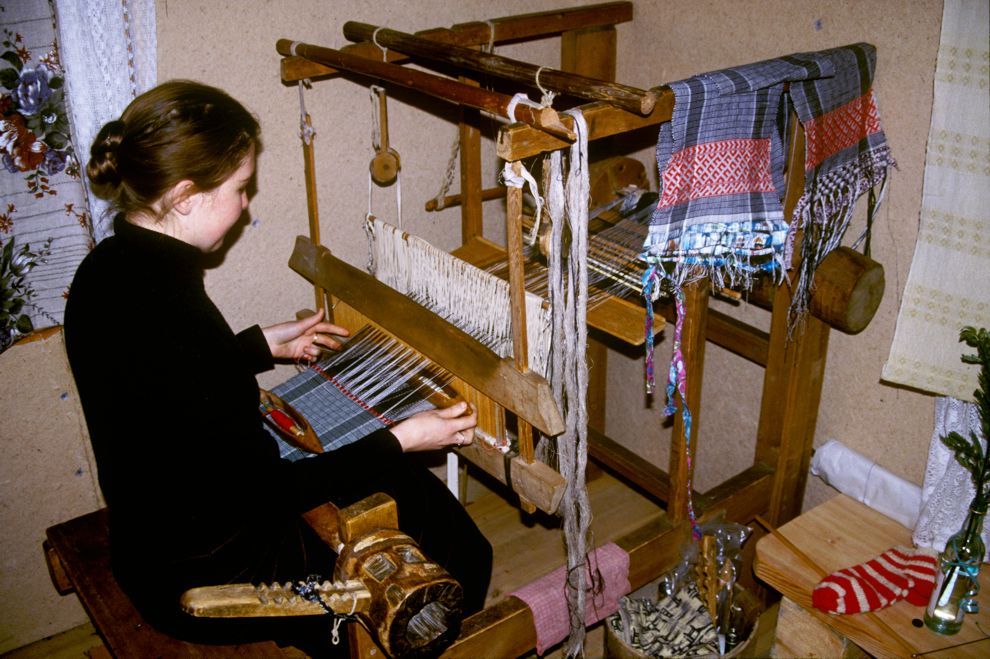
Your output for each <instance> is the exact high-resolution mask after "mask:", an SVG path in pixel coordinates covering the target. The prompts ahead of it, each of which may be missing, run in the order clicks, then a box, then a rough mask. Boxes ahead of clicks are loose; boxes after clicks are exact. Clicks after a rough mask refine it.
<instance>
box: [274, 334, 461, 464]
mask: <svg viewBox="0 0 990 659" xmlns="http://www.w3.org/2000/svg"><path fill="white" fill-rule="evenodd" d="M449 379H450V376H449V374H447V373H446V372H444V371H441V370H439V369H438V368H436V367H435V366H433V365H432V364H431V363H430V362H428V361H427V360H426V359H425V358H423V357H422V356H420V355H419V354H418V353H415V352H414V351H413V350H412V349H411V348H408V347H406V346H404V345H402V344H401V343H399V342H398V341H396V340H394V339H390V338H389V337H387V336H386V335H385V333H384V332H382V331H380V330H374V329H370V328H365V329H363V330H361V331H360V332H358V333H356V334H355V335H354V337H353V338H352V339H351V340H350V341H348V342H347V345H346V348H345V349H344V350H343V351H341V352H339V353H334V354H331V355H330V356H328V357H326V358H325V359H323V360H321V361H319V362H317V363H315V364H313V365H311V366H310V367H309V368H307V369H306V370H304V371H302V372H300V373H298V374H296V375H294V376H292V377H291V378H289V379H288V380H286V381H285V382H283V383H282V384H280V385H278V386H276V387H274V388H273V389H272V393H274V394H276V395H277V396H279V397H280V398H281V399H282V400H283V401H285V402H286V403H287V404H288V405H291V406H292V407H293V408H294V409H295V410H296V411H297V412H299V414H301V415H302V416H303V417H305V418H306V420H307V421H308V422H309V424H310V425H311V426H312V427H313V431H314V432H315V433H316V434H317V436H318V437H319V438H320V442H321V443H322V444H323V449H324V450H325V451H333V450H334V449H338V448H340V447H341V446H346V445H347V444H350V443H352V442H356V441H357V440H359V439H361V438H362V437H365V436H367V435H369V434H371V433H372V432H374V431H376V430H380V429H381V428H387V427H390V426H392V425H394V424H396V423H398V422H399V421H401V420H403V419H405V418H408V417H410V416H412V415H413V414H416V413H417V412H420V411H423V410H428V409H432V408H433V407H434V405H433V404H432V403H430V402H429V401H428V400H426V398H427V396H428V395H429V394H430V393H432V392H433V391H437V390H439V389H441V388H442V387H443V386H444V385H446V383H447V382H448V381H449ZM266 428H268V426H267V425H266ZM268 431H269V432H270V433H271V434H272V435H273V436H274V437H275V439H276V440H277V441H278V443H279V453H280V455H281V456H282V457H283V458H286V459H289V460H298V459H300V458H304V457H307V456H308V455H309V454H308V453H306V452H304V451H302V450H301V449H299V448H296V447H295V446H293V445H291V444H289V443H288V442H286V441H285V440H284V439H282V437H281V436H280V435H278V434H277V433H276V432H275V431H274V430H272V429H271V428H268Z"/></svg>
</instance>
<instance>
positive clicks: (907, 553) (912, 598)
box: [881, 546, 938, 606]
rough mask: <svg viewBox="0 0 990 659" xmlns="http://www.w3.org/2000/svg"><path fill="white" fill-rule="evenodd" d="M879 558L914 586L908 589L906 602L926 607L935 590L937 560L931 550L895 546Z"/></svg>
mask: <svg viewBox="0 0 990 659" xmlns="http://www.w3.org/2000/svg"><path fill="white" fill-rule="evenodd" d="M881 558H884V559H885V561H886V562H887V563H888V564H889V565H890V566H891V567H892V568H893V569H896V570H897V571H899V572H900V573H901V574H903V575H904V576H906V577H908V578H909V579H910V580H911V581H913V582H914V584H913V585H912V586H911V588H909V589H908V594H907V597H906V599H907V601H909V602H911V604H914V605H915V606H927V605H928V599H929V598H930V597H931V596H932V590H934V589H935V575H936V570H937V569H938V558H937V557H936V553H935V551H934V550H932V549H921V548H915V547H904V546H897V547H891V548H890V549H888V550H887V551H886V552H884V553H883V555H882V556H881Z"/></svg>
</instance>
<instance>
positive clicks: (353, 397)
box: [310, 364, 395, 426]
mask: <svg viewBox="0 0 990 659" xmlns="http://www.w3.org/2000/svg"><path fill="white" fill-rule="evenodd" d="M310 368H311V369H313V370H314V371H316V372H317V373H319V374H320V375H322V376H323V377H324V378H326V380H327V381H328V382H329V383H330V384H332V385H333V386H335V387H337V389H339V390H340V393H342V394H344V395H345V396H347V397H348V398H350V399H351V400H352V401H354V402H355V403H357V404H358V406H360V407H361V409H363V410H364V411H365V412H368V413H370V414H372V415H374V417H375V418H376V419H378V420H379V421H381V422H382V423H384V424H385V425H386V426H393V425H395V420H394V419H390V418H388V417H387V416H385V415H383V414H379V413H378V411H377V410H376V409H375V408H373V407H372V406H371V405H368V404H367V403H365V402H364V401H363V400H361V399H360V398H358V397H357V396H356V395H354V394H353V393H351V391H350V390H349V389H348V388H347V387H345V386H344V385H343V384H341V383H340V382H338V381H337V379H336V378H334V377H333V376H332V375H330V374H328V373H327V372H326V371H324V370H323V369H321V368H320V367H319V366H317V365H316V364H313V365H311V366H310Z"/></svg>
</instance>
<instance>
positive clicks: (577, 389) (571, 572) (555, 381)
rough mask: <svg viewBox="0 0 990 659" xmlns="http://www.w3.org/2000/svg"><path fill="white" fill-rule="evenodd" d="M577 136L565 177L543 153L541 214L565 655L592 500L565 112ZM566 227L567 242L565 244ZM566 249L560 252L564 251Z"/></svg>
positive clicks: (576, 216) (581, 187)
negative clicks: (557, 413) (557, 412)
mask: <svg viewBox="0 0 990 659" xmlns="http://www.w3.org/2000/svg"><path fill="white" fill-rule="evenodd" d="M568 114H571V116H573V117H574V127H575V131H576V133H577V135H578V139H577V140H576V141H575V143H574V145H573V146H572V147H571V149H570V153H569V154H568V164H569V167H570V171H569V172H568V174H567V177H566V181H565V176H564V173H563V155H562V154H561V153H560V152H559V151H556V152H554V153H552V154H551V155H550V157H549V175H548V178H549V191H548V194H547V206H548V214H549V215H550V217H551V219H552V222H553V225H552V229H551V235H552V247H551V254H550V257H549V261H550V267H549V270H550V272H549V280H550V302H551V309H552V315H553V339H554V340H553V348H552V353H551V386H552V389H553V392H554V396H555V398H556V400H557V404H558V406H559V407H560V409H561V411H562V412H563V414H564V423H565V428H566V429H565V431H564V434H563V435H561V436H560V437H559V438H558V440H557V451H558V464H559V468H560V472H561V475H562V476H564V478H565V479H567V485H568V486H567V491H566V493H565V495H564V498H563V500H562V501H561V504H560V508H561V511H562V513H563V518H564V539H565V542H566V545H567V602H568V613H569V617H570V634H569V636H568V638H567V641H566V644H565V653H566V655H567V656H568V657H576V656H581V655H583V653H584V639H585V606H586V594H587V592H588V589H589V586H590V585H591V584H588V583H587V581H588V574H587V565H586V564H587V555H588V532H589V528H590V525H591V502H590V499H589V497H588V490H587V486H586V484H585V470H586V468H587V461H588V436H587V432H588V412H587V406H586V398H587V393H588V364H587V360H586V357H585V355H586V351H587V345H588V325H587V308H588V266H587V253H588V195H589V182H588V128H587V124H586V123H585V120H584V116H583V115H582V114H581V112H580V111H570V112H568ZM565 226H566V230H567V232H568V233H569V239H570V242H569V244H567V245H566V246H565V240H564V235H565ZM565 250H566V258H565V256H564V254H565Z"/></svg>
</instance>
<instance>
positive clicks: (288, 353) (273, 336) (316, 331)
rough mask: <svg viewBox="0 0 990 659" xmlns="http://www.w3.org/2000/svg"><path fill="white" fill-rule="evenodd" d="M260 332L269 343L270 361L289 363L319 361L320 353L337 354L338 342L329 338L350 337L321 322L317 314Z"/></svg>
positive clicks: (321, 313) (345, 332)
mask: <svg viewBox="0 0 990 659" xmlns="http://www.w3.org/2000/svg"><path fill="white" fill-rule="evenodd" d="M261 331H262V333H263V334H264V335H265V340H266V341H268V348H269V349H270V350H271V351H272V357H275V358H276V359H289V360H292V361H299V360H301V359H307V360H309V361H314V360H316V359H317V358H319V356H320V352H321V351H322V350H323V349H330V350H339V349H340V345H341V344H340V342H339V341H337V340H336V339H334V338H333V337H332V336H331V335H336V336H347V335H349V334H350V332H348V331H347V330H346V329H344V328H343V327H338V326H337V325H334V324H332V323H327V322H324V320H323V312H322V311H317V312H316V313H314V314H313V315H312V316H309V317H307V318H303V319H302V320H293V321H290V322H287V323H279V324H278V325H272V326H271V327H265V328H263V329H262V330H261Z"/></svg>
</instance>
